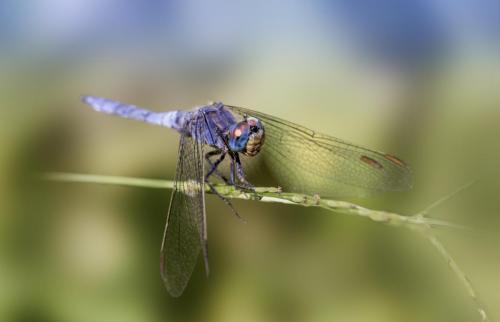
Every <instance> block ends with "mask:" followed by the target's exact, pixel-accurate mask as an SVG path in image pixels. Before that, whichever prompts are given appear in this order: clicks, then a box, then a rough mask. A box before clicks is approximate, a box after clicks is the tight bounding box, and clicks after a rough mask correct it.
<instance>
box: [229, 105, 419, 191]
mask: <svg viewBox="0 0 500 322" xmlns="http://www.w3.org/2000/svg"><path fill="white" fill-rule="evenodd" d="M227 107H228V108H229V109H230V110H232V111H233V112H235V113H237V114H240V115H248V116H253V117H256V118H258V119H260V120H261V122H262V124H263V125H264V130H265V135H266V141H265V144H264V146H263V149H262V153H263V154H264V155H265V159H266V161H268V163H269V164H270V166H271V168H272V169H273V172H275V173H276V175H277V177H278V178H279V182H278V183H279V184H280V185H283V186H284V187H285V188H287V189H291V190H293V191H297V192H304V193H312V194H314V193H318V194H320V195H321V196H337V197H338V196H353V197H354V196H356V197H359V196H366V195H370V194H372V193H373V192H376V191H400V190H407V189H409V188H410V187H411V171H410V169H409V168H408V166H407V165H406V164H405V163H404V162H403V161H401V160H399V159H398V158H396V157H395V156H392V155H390V154H386V153H383V152H378V151H373V150H369V149H366V148H363V147H360V146H357V145H354V144H351V143H348V142H345V141H342V140H339V139H337V138H335V137H332V136H329V135H325V134H321V133H318V132H315V131H312V130H310V129H308V128H305V127H303V126H300V125H297V124H294V123H292V122H288V121H285V120H283V119H280V118H277V117H274V116H270V115H267V114H265V113H261V112H257V111H253V110H250V109H245V108H241V107H236V106H227Z"/></svg>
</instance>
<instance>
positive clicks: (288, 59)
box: [0, 0, 500, 322]
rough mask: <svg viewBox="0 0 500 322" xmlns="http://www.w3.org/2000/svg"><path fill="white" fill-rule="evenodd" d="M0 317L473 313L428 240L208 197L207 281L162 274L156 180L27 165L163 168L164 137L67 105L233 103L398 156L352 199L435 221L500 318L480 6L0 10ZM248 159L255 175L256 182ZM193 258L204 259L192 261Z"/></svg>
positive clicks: (359, 317)
mask: <svg viewBox="0 0 500 322" xmlns="http://www.w3.org/2000/svg"><path fill="white" fill-rule="evenodd" d="M0 49H1V50H0V70H1V73H0V108H1V115H2V116H1V117H0V129H1V135H0V214H1V215H0V240H1V242H0V256H1V257H0V285H1V286H0V320H1V321H217V322H222V321H343V322H346V321H383V322H391V321H426V322H428V321H478V320H479V317H478V315H477V312H476V311H475V307H474V305H473V303H472V301H471V300H470V298H469V297H468V296H467V293H466V291H465V290H464V289H463V287H462V285H461V284H460V283H459V282H458V280H457V278H456V277H455V275H454V274H453V273H452V272H451V271H450V270H449V269H448V267H447V265H446V263H445V262H444V261H443V260H442V259H441V258H440V256H439V255H438V254H437V253H436V251H435V249H433V248H432V246H431V245H430V244H429V243H428V242H427V241H425V240H424V239H422V238H421V237H420V236H419V235H417V234H415V233H413V232H411V231H410V230H407V229H404V228H393V227H388V226H383V225H381V224H378V223H373V222H371V221H369V220H365V219H360V218H357V217H350V216H344V215H336V214H333V213H329V212H325V211H322V210H318V209H307V208H299V207H291V206H286V205H277V204H263V203H258V202H244V201H239V202H238V201H237V202H235V205H236V207H237V208H238V209H239V211H240V213H241V214H242V215H243V216H244V217H245V218H246V219H247V220H248V223H247V224H242V223H241V222H239V221H238V220H236V219H235V217H234V216H233V215H232V214H231V212H230V210H229V209H228V208H227V207H225V206H224V204H223V203H222V202H221V201H220V200H218V199H217V198H215V197H213V196H208V197H207V199H208V201H207V202H208V217H209V218H208V227H209V232H208V235H209V244H210V256H211V258H210V263H211V276H210V278H208V279H207V278H205V276H204V272H203V268H202V265H198V266H197V268H196V270H195V272H194V274H193V277H192V280H191V282H190V284H189V285H188V288H187V289H186V292H185V293H184V295H183V296H182V297H181V298H177V299H174V298H171V297H170V296H169V294H168V293H167V292H166V290H165V288H164V286H163V284H162V282H161V279H160V276H159V249H160V243H161V238H162V233H163V228H164V224H165V217H166V212H167V209H168V203H169V196H170V191H167V190H149V189H138V188H124V187H112V186H99V185H93V184H61V183H47V182H42V181H40V180H38V179H37V176H38V174H39V173H43V172H48V171H67V172H78V173H89V174H108V175H122V176H138V177H146V178H160V179H172V178H173V177H174V172H175V164H176V159H177V144H178V135H177V134H176V133H174V132H173V131H170V130H168V129H163V128H157V127H153V126H148V125H145V124H141V123H139V122H132V121H127V120H123V119H119V118H113V117H107V116H105V115H103V114H99V113H95V112H93V111H92V110H91V109H89V108H88V107H86V106H84V105H83V104H82V103H80V101H79V98H80V95H82V94H91V95H98V96H104V97H108V98H112V99H117V100H121V101H124V102H128V103H131V104H137V105H140V106H144V107H148V108H150V109H153V110H157V111H163V110H169V109H173V108H190V107H192V106H195V105H200V104H205V103H207V102H208V101H210V100H221V101H223V102H225V103H228V104H233V105H240V106H245V107H249V108H252V109H255V110H259V111H263V112H265V113H268V114H273V115H276V116H280V117H283V118H286V119H288V120H290V121H294V122H298V123H300V124H302V125H305V126H307V127H309V128H313V129H315V130H318V131H321V132H324V133H328V134H331V135H334V136H337V137H339V138H343V139H345V140H348V141H351V142H356V143H358V144H360V145H364V146H367V147H371V148H373V149H378V150H382V151H387V152H390V153H392V154H395V155H398V156H400V157H401V158H402V159H404V160H405V161H406V162H407V163H408V164H410V166H411V167H412V170H413V175H414V188H413V189H412V190H411V191H408V192H404V193H399V194H387V195H381V196H377V197H375V198H372V199H367V200H359V201H358V202H360V203H361V204H363V205H365V206H368V207H373V208H376V209H384V210H391V211H397V212H400V213H404V214H413V213H416V212H417V211H419V210H421V209H423V208H425V207H426V206H427V205H429V204H430V203H431V202H432V201H434V200H436V199H438V198H440V197H441V196H443V195H445V194H447V193H449V192H450V191H453V190H455V189H456V188H457V187H458V186H460V185H462V184H464V183H466V182H469V181H470V180H473V179H477V180H478V182H477V183H476V184H475V185H474V186H473V187H472V188H470V189H468V190H466V191H465V192H463V193H461V194H460V195H459V196H457V197H456V198H454V199H453V200H451V201H449V202H448V203H447V204H445V205H443V206H442V207H440V208H439V209H437V210H436V211H435V212H434V214H433V215H435V216H436V217H439V218H442V219H446V220H450V221H454V222H459V223H463V224H466V225H468V226H471V227H472V226H473V227H477V228H478V229H481V231H485V233H483V234H478V235H474V236H470V235H466V234H464V233H458V232H446V233H445V232H440V236H441V237H442V238H443V241H444V243H445V244H446V246H447V247H449V249H450V251H451V253H452V254H453V255H454V256H455V257H456V258H457V260H458V262H459V264H460V265H461V266H462V267H463V269H464V271H465V272H466V273H467V275H468V276H469V278H470V279H471V281H472V283H473V284H474V285H475V286H476V288H477V290H478V292H479V294H480V300H481V301H482V303H483V304H484V305H485V307H486V309H487V310H488V311H489V313H490V315H491V317H492V319H493V320H494V321H499V320H500V308H499V306H498V305H495V304H498V303H499V301H500V293H499V292H498V290H499V289H500V277H499V275H498V271H499V270H500V258H499V252H498V250H499V247H498V242H497V239H498V238H495V236H498V232H499V231H500V216H499V214H500V209H499V208H500V206H499V205H498V202H497V200H496V198H498V194H499V193H500V171H499V169H498V166H497V165H498V164H499V162H500V150H499V147H500V144H499V141H498V140H499V137H500V109H499V104H500V92H499V91H498V85H499V83H500V4H499V3H498V2H497V1H490V0H478V1H469V2H467V1H451V0H438V1H431V0H419V1H411V2H403V1H395V0H382V1H380V0H378V1H375V0H365V1H358V0H355V1H352V0H351V1H347V0H337V1H321V0H320V1H298V0H291V1H287V2H282V1H252V2H239V1H236V2H229V1H193V0H187V1H180V0H171V1H154V0H147V1H118V0H104V1H102V0H101V1H96V0H85V1H84V0H74V1H65V0H38V1H30V2H23V1H14V0H4V1H2V2H0ZM262 173H263V170H262V171H260V170H259V167H258V166H257V167H256V169H255V171H253V172H252V173H251V174H250V180H254V179H255V180H258V178H259V175H260V176H262ZM200 264H201V262H200Z"/></svg>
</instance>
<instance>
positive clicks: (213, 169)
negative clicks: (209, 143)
mask: <svg viewBox="0 0 500 322" xmlns="http://www.w3.org/2000/svg"><path fill="white" fill-rule="evenodd" d="M219 154H220V155H221V156H220V157H219V158H218V159H217V160H215V162H212V161H211V160H210V157H212V156H215V155H219ZM225 157H226V152H224V151H223V150H213V151H210V152H208V153H207V154H205V159H206V160H207V162H208V164H209V165H210V169H209V170H208V172H207V174H206V175H205V180H207V179H208V177H210V176H211V175H212V174H214V173H215V175H217V177H219V178H221V179H222V181H224V183H226V184H227V183H228V180H227V178H226V177H225V176H224V175H223V174H222V173H220V172H219V171H218V170H217V167H218V166H219V164H220V163H221V162H222V161H223V160H224V158H225Z"/></svg>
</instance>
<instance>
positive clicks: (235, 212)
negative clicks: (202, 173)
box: [205, 179, 247, 224]
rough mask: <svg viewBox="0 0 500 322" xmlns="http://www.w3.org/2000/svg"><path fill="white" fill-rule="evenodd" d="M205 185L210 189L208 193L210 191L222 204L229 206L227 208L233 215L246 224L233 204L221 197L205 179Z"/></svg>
mask: <svg viewBox="0 0 500 322" xmlns="http://www.w3.org/2000/svg"><path fill="white" fill-rule="evenodd" d="M205 183H206V184H207V185H208V187H209V188H210V191H212V193H213V194H214V195H216V196H217V197H219V198H221V199H222V201H224V203H225V204H226V205H227V206H229V208H231V210H232V211H233V214H234V215H235V216H236V217H237V218H238V219H239V220H240V221H241V222H243V223H245V224H246V222H247V221H246V220H245V218H243V217H241V216H240V214H239V213H238V212H237V211H236V209H235V208H234V206H233V204H232V203H231V201H229V199H227V198H226V197H224V196H223V195H221V194H220V193H219V192H218V191H217V189H215V187H214V186H213V184H212V183H210V182H209V181H208V180H206V179H205Z"/></svg>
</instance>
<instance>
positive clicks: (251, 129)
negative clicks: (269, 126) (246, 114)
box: [250, 125, 259, 133]
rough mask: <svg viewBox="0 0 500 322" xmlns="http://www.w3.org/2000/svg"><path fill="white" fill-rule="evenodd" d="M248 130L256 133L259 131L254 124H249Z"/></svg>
mask: <svg viewBox="0 0 500 322" xmlns="http://www.w3.org/2000/svg"><path fill="white" fill-rule="evenodd" d="M250 132H252V133H257V132H259V128H258V127H257V126H255V125H252V126H250Z"/></svg>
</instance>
